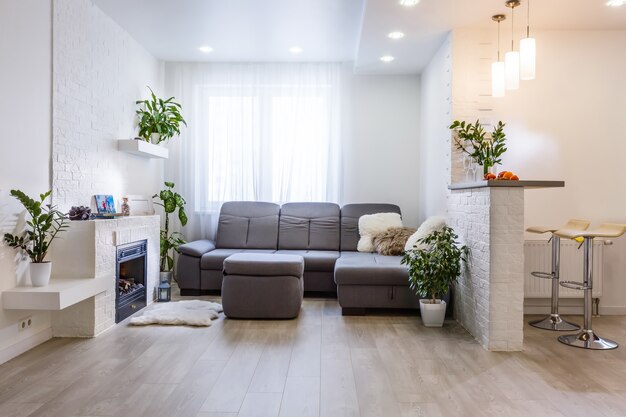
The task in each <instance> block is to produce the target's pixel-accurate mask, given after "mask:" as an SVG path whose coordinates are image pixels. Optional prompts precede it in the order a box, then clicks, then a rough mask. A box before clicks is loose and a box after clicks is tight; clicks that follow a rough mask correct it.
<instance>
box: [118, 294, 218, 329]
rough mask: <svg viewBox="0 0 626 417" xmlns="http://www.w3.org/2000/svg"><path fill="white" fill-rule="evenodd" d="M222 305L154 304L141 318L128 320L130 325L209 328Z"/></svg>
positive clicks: (184, 302)
mask: <svg viewBox="0 0 626 417" xmlns="http://www.w3.org/2000/svg"><path fill="white" fill-rule="evenodd" d="M222 311H223V310H222V305H221V304H218V303H212V302H210V301H201V300H189V301H172V302H169V303H154V304H153V305H152V306H150V307H149V308H148V309H147V310H146V311H145V312H144V313H143V314H142V315H141V316H139V317H133V318H131V319H130V324H134V325H136V326H145V325H147V324H168V325H174V326H210V325H211V320H214V319H216V318H217V317H218V315H219V314H218V313H221V312H222Z"/></svg>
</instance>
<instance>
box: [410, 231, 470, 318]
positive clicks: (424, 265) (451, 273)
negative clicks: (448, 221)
mask: <svg viewBox="0 0 626 417" xmlns="http://www.w3.org/2000/svg"><path fill="white" fill-rule="evenodd" d="M457 239H458V236H457V234H456V233H454V230H453V229H452V228H451V227H448V226H444V227H443V228H442V229H441V230H437V231H434V232H432V233H431V234H429V235H428V236H426V237H425V238H422V239H419V240H418V241H417V244H418V247H416V248H414V249H411V250H408V251H406V252H405V253H404V255H403V256H402V264H404V265H406V266H407V267H408V270H409V286H410V287H411V289H412V290H413V291H415V293H416V294H417V296H418V297H429V298H428V299H421V300H420V313H421V315H422V322H423V323H424V326H426V327H441V326H443V321H444V319H445V316H446V302H445V301H444V300H442V299H438V298H437V297H443V296H444V295H445V294H447V293H448V291H449V289H450V285H452V284H453V283H454V282H456V280H457V278H458V276H459V275H461V265H462V262H467V257H468V255H469V248H468V247H467V246H465V245H463V246H460V244H459V242H458V241H457Z"/></svg>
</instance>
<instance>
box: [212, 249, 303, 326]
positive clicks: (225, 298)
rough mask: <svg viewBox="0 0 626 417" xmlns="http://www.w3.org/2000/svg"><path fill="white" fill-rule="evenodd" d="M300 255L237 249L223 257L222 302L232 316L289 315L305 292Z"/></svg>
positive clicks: (291, 315)
mask: <svg viewBox="0 0 626 417" xmlns="http://www.w3.org/2000/svg"><path fill="white" fill-rule="evenodd" d="M303 273H304V258H303V257H302V256H299V255H279V254H262V253H236V254H234V255H231V256H229V257H228V258H226V259H225V260H224V279H223V280H222V306H223V307H224V314H225V315H226V316H227V317H230V318H242V319H244V318H245V319H290V318H294V317H297V316H298V313H299V312H300V306H301V305H302V295H303V293H304V282H303V279H302V274H303Z"/></svg>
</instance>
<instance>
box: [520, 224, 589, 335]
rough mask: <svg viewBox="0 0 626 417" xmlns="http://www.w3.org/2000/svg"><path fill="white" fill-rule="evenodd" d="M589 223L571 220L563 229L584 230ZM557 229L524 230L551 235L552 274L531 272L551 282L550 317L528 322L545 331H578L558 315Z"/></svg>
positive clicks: (558, 254) (558, 262)
mask: <svg viewBox="0 0 626 417" xmlns="http://www.w3.org/2000/svg"><path fill="white" fill-rule="evenodd" d="M589 224H590V222H588V221H587V220H576V219H571V220H570V221H568V222H567V224H566V225H565V226H564V227H563V229H567V230H585V229H587V227H589ZM557 230H558V229H556V228H549V227H537V226H535V227H529V228H528V229H526V231H527V232H530V233H539V234H544V233H551V234H552V236H551V237H550V240H551V241H552V272H531V275H532V276H534V277H537V278H543V279H550V280H552V301H551V303H550V315H549V316H547V317H544V318H542V319H540V320H533V321H530V322H528V324H530V325H531V326H533V327H537V328H539V329H545V330H555V331H572V330H578V329H580V326H579V325H577V324H574V323H571V322H569V321H566V320H563V319H562V318H561V316H560V315H559V278H560V271H561V238H560V237H559V236H556V235H555V234H554V232H556V231H557Z"/></svg>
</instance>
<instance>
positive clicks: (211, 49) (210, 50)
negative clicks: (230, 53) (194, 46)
mask: <svg viewBox="0 0 626 417" xmlns="http://www.w3.org/2000/svg"><path fill="white" fill-rule="evenodd" d="M198 51H200V52H204V53H205V54H208V53H209V52H213V48H211V47H210V46H201V47H199V48H198Z"/></svg>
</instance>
